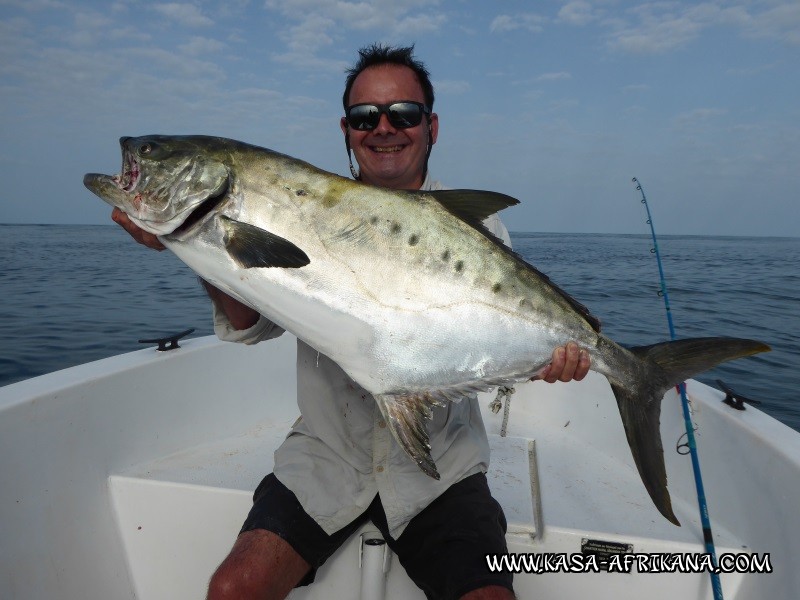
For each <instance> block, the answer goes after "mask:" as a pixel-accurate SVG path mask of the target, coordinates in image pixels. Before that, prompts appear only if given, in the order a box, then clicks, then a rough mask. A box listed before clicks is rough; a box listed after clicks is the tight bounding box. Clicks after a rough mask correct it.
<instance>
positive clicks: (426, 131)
mask: <svg viewBox="0 0 800 600" xmlns="http://www.w3.org/2000/svg"><path fill="white" fill-rule="evenodd" d="M368 56H374V55H368ZM373 60H374V58H373ZM353 75H355V77H354V76H353ZM423 87H424V86H423V85H422V84H421V82H420V80H419V78H418V77H417V75H416V73H415V72H414V71H413V70H412V69H410V68H408V67H406V66H402V65H398V64H393V63H378V64H376V65H374V66H368V67H365V68H363V69H361V70H354V71H352V72H351V76H350V77H349V78H348V80H347V85H346V87H345V95H344V105H345V113H346V116H345V117H342V121H341V127H342V131H343V132H344V135H345V140H346V143H347V144H348V153H349V151H350V149H352V150H353V151H354V152H355V155H356V159H357V160H358V164H359V166H360V167H361V174H360V179H361V181H363V182H364V183H369V184H371V185H377V186H381V187H387V188H394V189H403V190H418V189H420V188H421V187H422V186H423V183H424V180H425V176H426V174H427V163H428V156H429V155H430V151H431V149H432V147H433V144H435V143H436V138H437V137H438V135H439V116H438V115H437V114H436V113H431V110H430V107H431V106H432V105H433V88H432V87H429V89H428V90H425V89H423ZM412 123H413V124H414V126H412V127H408V126H407V125H408V124H412ZM420 166H422V168H420ZM350 167H351V170H353V176H356V173H355V170H354V169H353V166H352V163H351V165H350Z"/></svg>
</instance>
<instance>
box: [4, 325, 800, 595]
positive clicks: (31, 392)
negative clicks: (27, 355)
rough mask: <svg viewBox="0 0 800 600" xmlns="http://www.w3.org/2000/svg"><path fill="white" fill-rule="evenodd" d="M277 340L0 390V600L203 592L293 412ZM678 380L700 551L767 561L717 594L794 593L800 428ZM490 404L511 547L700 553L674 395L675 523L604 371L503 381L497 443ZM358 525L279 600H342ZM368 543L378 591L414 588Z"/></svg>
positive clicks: (557, 589) (664, 430) (691, 585)
mask: <svg viewBox="0 0 800 600" xmlns="http://www.w3.org/2000/svg"><path fill="white" fill-rule="evenodd" d="M294 347H295V341H294V339H293V338H292V337H291V336H288V335H284V336H282V337H281V338H280V339H277V340H273V341H270V342H269V343H265V344H258V345H257V346H244V345H242V344H225V343H220V342H218V341H217V340H215V339H213V338H201V339H194V340H187V341H186V342H185V344H183V347H182V348H181V350H179V351H172V352H167V353H163V354H159V353H155V352H153V351H152V350H143V351H139V352H134V353H131V354H128V355H121V356H116V357H112V358H109V359H104V360H102V361H98V362H96V363H91V364H87V365H81V366H79V367H74V368H72V369H67V370H65V371H61V372H58V373H53V374H51V375H48V376H46V377H42V378H36V379H33V380H29V381H24V382H19V383H17V384H13V385H11V386H6V387H5V388H2V389H0V417H1V418H0V445H1V446H2V448H3V449H4V451H3V452H0V473H2V474H3V478H4V479H3V480H4V481H5V482H6V485H3V486H0V582H2V586H3V590H4V593H3V597H4V598H5V597H8V598H25V599H28V598H54V597H58V598H64V599H68V600H72V599H76V600H77V599H79V598H131V599H133V598H140V599H160V598H169V599H170V600H173V599H181V598H187V599H188V598H200V597H203V596H204V595H205V588H206V585H207V581H208V578H209V577H210V575H211V573H212V572H213V570H214V568H216V566H217V565H218V564H219V562H220V561H221V560H222V558H223V557H224V556H225V555H226V554H227V552H228V550H229V548H230V546H231V545H232V544H233V542H234V540H235V537H236V535H237V532H238V530H239V527H240V526H241V523H242V521H243V520H244V518H245V515H246V514H247V512H248V510H249V507H250V505H251V494H252V490H254V489H255V487H256V486H257V484H258V482H259V481H260V480H261V478H262V477H263V476H264V475H265V474H266V473H268V472H269V471H270V470H271V468H272V464H273V452H274V449H275V448H276V447H277V446H278V445H279V444H280V443H281V441H282V440H283V438H284V436H285V434H286V432H287V431H288V430H289V427H290V426H291V424H292V423H293V422H294V420H295V419H296V418H297V416H298V414H297V404H296V385H295V383H296V382H295V376H294V366H295V365H294V362H295V358H294V354H295V352H294V349H295V348H294ZM692 385H693V386H694V387H693V388H692V387H690V394H689V395H690V400H692V403H693V409H694V415H693V418H694V420H695V422H696V423H697V424H698V427H699V431H698V437H697V439H698V446H699V449H700V454H701V457H702V460H703V475H704V479H705V481H706V495H707V496H708V498H709V505H710V506H711V510H712V523H713V527H714V538H715V541H716V544H717V553H723V552H740V551H745V552H757V553H759V554H762V555H763V554H765V553H771V554H772V564H773V565H774V569H775V570H774V572H773V573H766V574H745V575H739V574H726V575H724V576H723V578H722V584H723V588H724V592H725V598H726V599H727V600H737V599H738V600H747V599H749V598H786V599H787V600H788V599H790V598H795V597H796V591H797V589H798V582H800V574H798V573H799V572H798V571H797V570H796V569H794V568H793V567H792V564H793V563H792V558H793V557H794V556H795V555H796V552H795V551H794V550H795V549H796V547H797V542H796V540H797V539H800V519H797V510H796V507H797V502H796V499H797V498H800V476H798V473H800V436H798V435H797V433H796V432H794V431H791V430H789V429H788V428H786V427H785V426H783V425H781V424H780V423H778V422H777V421H775V420H774V419H771V418H770V417H768V416H767V415H765V414H763V413H761V412H760V411H757V410H754V409H750V408H748V410H747V411H746V412H743V413H742V412H739V411H732V410H731V409H728V408H727V407H725V406H724V405H723V404H721V402H720V400H721V394H718V393H717V392H714V391H713V390H711V389H710V388H707V387H705V386H702V385H700V384H696V383H693V384H692ZM692 390H694V391H692ZM693 394H694V395H693ZM490 400H491V397H490V396H489V395H482V396H481V397H480V398H479V401H480V405H481V410H482V411H483V417H484V422H485V424H486V428H487V431H488V433H489V437H490V443H491V446H492V464H491V466H490V470H489V473H488V474H487V476H488V479H489V485H490V486H491V488H492V491H493V494H495V496H496V497H497V498H498V500H499V501H500V503H501V504H502V505H503V508H504V510H505V512H506V516H507V519H508V522H509V532H508V536H507V539H508V544H509V550H510V551H511V552H512V553H529V554H533V553H536V554H541V553H564V555H565V556H569V555H571V554H574V553H578V552H580V551H581V544H582V542H583V540H586V539H591V540H597V541H598V542H616V543H619V544H624V545H625V547H630V548H631V550H632V551H633V552H701V551H702V549H703V548H702V539H703V535H702V531H701V528H700V525H699V518H698V515H697V504H696V498H695V491H694V482H693V478H692V474H691V465H690V461H689V458H688V457H686V456H680V455H678V454H677V453H676V450H675V445H676V442H677V441H678V440H679V438H680V437H681V435H682V433H683V423H682V416H681V415H680V409H679V408H676V406H677V405H676V399H675V397H674V395H673V396H670V394H668V395H667V397H665V399H664V402H663V403H662V416H661V434H662V438H663V441H664V446H665V461H666V466H667V473H668V476H669V489H670V493H671V496H672V501H673V507H674V509H675V512H676V514H677V516H678V518H679V519H680V520H681V522H682V525H683V526H682V527H675V526H674V525H672V524H670V523H669V522H668V521H667V520H666V519H664V518H663V517H662V516H661V515H660V514H659V513H658V511H657V510H656V509H655V507H654V506H653V504H652V502H651V500H650V498H649V497H648V496H647V493H646V491H645V489H644V486H643V485H642V482H641V480H640V478H639V475H638V473H637V471H636V469H635V467H634V466H633V462H632V459H631V456H630V450H629V448H628V446H627V442H626V441H625V435H624V432H623V430H622V425H621V422H620V418H619V414H618V411H617V408H616V403H615V401H614V399H613V397H612V396H611V392H610V389H609V386H608V384H607V382H606V381H605V379H603V378H602V377H600V376H597V375H595V374H593V373H590V375H589V376H588V377H587V378H586V379H585V380H584V381H582V382H580V383H570V384H566V385H564V384H555V385H547V384H544V383H532V384H525V385H521V386H518V387H517V392H516V393H515V394H514V396H513V397H512V403H511V415H510V420H509V423H508V435H507V436H506V437H501V436H500V435H499V433H500V426H501V425H500V424H501V421H502V413H501V414H497V415H495V414H492V413H491V412H490V411H489V410H488V408H487V406H488V404H489V402H490ZM370 529H371V524H367V525H365V526H364V527H363V528H362V529H361V531H360V532H359V533H358V534H357V535H355V536H353V537H352V538H351V539H350V540H349V541H348V542H347V543H346V544H345V545H344V546H343V547H342V548H341V549H340V550H339V551H338V552H337V553H335V554H334V555H333V556H332V557H331V559H330V560H329V561H328V562H327V563H326V564H325V565H324V567H323V568H322V569H321V570H320V571H319V573H318V575H317V583H316V584H315V585H313V586H309V587H307V588H303V589H300V590H296V591H295V592H293V595H292V596H293V597H294V598H300V599H306V598H308V599H314V598H320V599H325V600H327V599H328V598H331V597H353V592H354V589H353V588H354V586H358V585H360V584H359V582H358V579H359V577H363V576H364V574H365V573H367V572H368V570H367V569H364V568H360V567H359V561H360V559H361V557H362V551H363V556H365V557H366V556H367V554H368V552H367V550H366V549H367V547H368V546H369V545H367V544H364V545H362V543H361V537H362V535H370V536H371V533H369V531H370ZM731 532H736V533H735V535H734V534H733V533H731ZM373 556H374V555H373ZM386 556H387V559H386V560H387V561H388V565H390V566H391V568H389V570H388V572H387V575H386V578H385V582H386V597H387V598H415V599H416V598H418V599H421V598H423V595H422V594H421V593H420V592H419V590H418V589H416V588H415V587H414V586H413V585H412V584H411V583H410V582H409V580H408V577H407V576H406V574H405V571H404V570H403V569H402V568H401V567H400V565H399V563H398V562H397V561H396V560H392V559H391V558H388V557H389V556H390V555H386ZM365 560H366V559H365ZM379 579H381V580H383V577H382V574H381V576H380V577H379ZM515 589H516V592H517V595H518V597H520V598H537V600H549V599H556V598H565V597H587V596H588V597H592V598H596V599H599V600H612V599H616V598H623V597H647V598H650V599H652V600H668V599H672V598H678V597H679V598H685V599H690V600H691V599H698V600H700V599H703V600H705V599H708V598H711V589H710V582H709V577H708V575H707V574H706V573H659V574H653V573H648V574H642V573H636V572H634V573H630V574H609V573H604V572H601V573H585V574H581V575H577V574H574V573H567V574H565V573H558V574H556V573H550V574H533V575H532V574H518V575H516V576H515Z"/></svg>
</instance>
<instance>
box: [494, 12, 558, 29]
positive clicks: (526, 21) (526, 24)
mask: <svg viewBox="0 0 800 600" xmlns="http://www.w3.org/2000/svg"><path fill="white" fill-rule="evenodd" d="M546 22H547V19H546V18H545V17H542V16H540V15H537V14H534V13H522V14H516V15H513V16H512V15H498V16H497V17H495V18H494V20H493V21H492V23H491V24H490V25H489V31H490V32H492V33H504V32H506V31H515V30H517V29H527V30H528V31H530V32H532V33H541V32H542V31H544V24H545V23H546Z"/></svg>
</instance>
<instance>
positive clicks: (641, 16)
mask: <svg viewBox="0 0 800 600" xmlns="http://www.w3.org/2000/svg"><path fill="white" fill-rule="evenodd" d="M769 4H772V6H769V7H767V8H764V5H765V3H764V2H762V3H758V4H753V3H751V2H745V1H743V0H734V1H733V2H723V1H721V0H712V1H708V2H702V3H699V4H698V3H694V2H651V3H644V4H640V5H637V6H635V7H633V8H630V9H628V10H627V11H624V12H623V13H622V14H621V15H617V16H615V17H614V18H613V19H608V20H605V21H603V25H604V26H605V27H606V28H608V29H609V30H610V33H609V34H608V46H609V47H610V48H611V49H614V50H618V51H622V52H629V53H632V54H663V53H666V52H669V51H671V50H674V49H676V48H681V47H684V46H686V45H687V44H689V43H691V42H692V41H694V40H695V39H697V38H698V37H699V36H700V35H701V34H702V33H703V32H704V31H705V30H708V29H711V28H728V29H731V28H732V29H735V30H737V31H739V32H740V33H741V34H742V35H745V36H748V37H756V38H770V39H776V40H780V41H783V42H787V43H791V44H799V43H800V3H798V2H796V1H795V2H781V1H780V0H775V1H774V2H771V3H769Z"/></svg>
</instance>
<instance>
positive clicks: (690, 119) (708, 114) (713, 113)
mask: <svg viewBox="0 0 800 600" xmlns="http://www.w3.org/2000/svg"><path fill="white" fill-rule="evenodd" d="M726 114H728V111H727V109H724V108H695V109H692V110H689V111H686V112H682V113H680V114H678V115H676V116H675V118H674V123H675V124H676V125H679V126H697V124H698V123H702V122H707V121H710V120H712V119H715V118H717V117H721V116H723V115H726Z"/></svg>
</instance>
